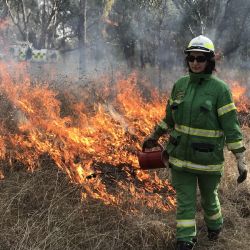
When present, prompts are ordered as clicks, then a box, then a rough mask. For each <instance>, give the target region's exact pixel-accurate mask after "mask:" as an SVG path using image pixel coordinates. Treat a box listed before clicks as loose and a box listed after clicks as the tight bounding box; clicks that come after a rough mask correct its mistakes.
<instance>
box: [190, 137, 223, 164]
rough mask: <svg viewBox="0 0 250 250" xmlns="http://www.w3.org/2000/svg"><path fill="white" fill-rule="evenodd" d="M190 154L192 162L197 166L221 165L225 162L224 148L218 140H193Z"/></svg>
mask: <svg viewBox="0 0 250 250" xmlns="http://www.w3.org/2000/svg"><path fill="white" fill-rule="evenodd" d="M190 152H191V155H190V161H191V162H194V163H197V164H203V165H213V164H220V163H222V162H223V160H224V157H223V147H221V146H220V143H219V141H218V140H217V138H210V139H208V138H204V139H201V138H200V139H198V138H192V139H191V143H190Z"/></svg>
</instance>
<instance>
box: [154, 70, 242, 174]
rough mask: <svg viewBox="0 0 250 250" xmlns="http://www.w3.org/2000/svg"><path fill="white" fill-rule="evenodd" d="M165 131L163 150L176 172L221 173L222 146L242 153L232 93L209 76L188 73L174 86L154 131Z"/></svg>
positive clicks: (240, 134) (213, 77) (225, 85)
mask: <svg viewBox="0 0 250 250" xmlns="http://www.w3.org/2000/svg"><path fill="white" fill-rule="evenodd" d="M168 128H170V129H171V133H170V139H169V141H168V142H167V144H166V146H165V150H166V151H167V152H168V154H169V163H170V166H171V167H173V168H174V169H176V170H184V169H185V170H186V171H190V172H195V173H197V172H198V173H211V174H221V173H222V171H223V162H224V156H223V148H224V145H225V143H226V144H227V147H228V149H229V150H231V151H233V152H234V153H236V152H243V151H244V150H245V147H244V146H243V141H242V133H241V129H240V126H239V121H238V118H237V111H236V107H235V104H234V102H233V99H232V94H231V91H230V89H229V87H228V85H227V84H226V83H225V82H223V81H222V80H220V79H218V78H217V77H215V76H213V75H212V74H194V73H190V74H189V75H187V76H184V77H182V78H180V79H179V80H178V81H177V82H176V83H175V84H174V87H173V90H172V93H171V97H170V98H169V100H168V103H167V108H166V116H165V117H164V119H163V120H162V121H161V122H160V123H159V124H158V125H157V126H156V132H159V131H160V133H163V132H164V131H167V129H168Z"/></svg>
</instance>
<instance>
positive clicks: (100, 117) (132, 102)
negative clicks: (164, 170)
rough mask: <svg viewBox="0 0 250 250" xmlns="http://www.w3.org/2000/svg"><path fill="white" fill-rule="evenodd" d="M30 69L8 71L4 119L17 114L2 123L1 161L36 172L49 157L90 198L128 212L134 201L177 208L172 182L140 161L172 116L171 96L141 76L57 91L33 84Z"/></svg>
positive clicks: (1, 69)
mask: <svg viewBox="0 0 250 250" xmlns="http://www.w3.org/2000/svg"><path fill="white" fill-rule="evenodd" d="M26 69H27V65H26V64H17V65H11V66H6V65H5V64H0V78H1V82H0V91H1V94H2V97H3V98H4V101H7V103H8V105H7V106H6V109H7V110H4V111H2V112H5V113H6V114H10V115H11V117H10V119H6V117H5V116H4V117H2V116H0V131H1V137H0V144H1V145H0V146H1V147H0V159H2V160H6V161H8V162H9V164H10V165H13V164H14V163H15V162H21V163H22V164H23V165H25V166H27V168H28V170H30V171H33V170H35V168H37V167H38V166H39V165H40V162H42V161H43V157H44V156H48V157H49V158H50V159H52V160H53V162H54V164H55V166H57V167H58V168H59V169H61V170H62V171H64V172H65V173H66V174H67V176H68V177H69V179H70V180H71V181H72V182H74V183H77V184H79V185H81V186H82V190H83V194H82V199H87V198H88V197H92V198H95V199H100V200H102V201H103V202H104V203H106V204H114V205H122V204H123V203H124V200H125V198H126V200H129V202H130V203H131V204H132V205H133V204H134V205H135V204H138V203H142V204H146V205H147V206H149V207H152V208H158V209H161V210H164V211H167V210H169V209H170V208H172V207H174V206H175V198H174V196H173V195H174V190H173V188H172V187H171V186H170V184H169V182H168V180H166V179H161V178H160V177H159V176H158V175H157V174H156V173H154V172H153V173H148V172H147V171H141V170H139V166H138V161H137V156H136V152H137V150H139V149H140V143H141V141H142V140H143V138H144V137H145V136H146V135H147V134H149V133H150V131H151V130H152V128H153V126H154V125H155V124H156V123H157V122H159V121H160V119H161V118H162V117H163V116H164V112H165V103H166V98H165V97H164V98H162V97H160V96H159V95H158V94H157V92H156V91H155V90H151V88H152V86H151V85H150V84H148V83H147V82H143V81H140V83H139V81H138V75H137V73H133V74H131V75H130V76H128V78H126V79H124V78H123V77H122V76H121V75H118V76H117V78H118V81H117V82H116V83H111V81H109V79H108V78H107V77H103V78H102V79H96V80H95V81H94V82H91V84H90V85H86V86H84V88H83V87H82V86H81V85H79V84H73V83H72V82H70V83H68V85H67V83H65V87H64V88H62V86H60V88H58V89H56V88H55V87H52V86H50V85H49V83H48V84H44V83H36V84H35V83H33V82H31V80H30V78H29V76H28V75H27V72H26ZM100 82H101V83H100ZM140 84H141V85H140ZM141 89H144V90H147V92H148V93H150V95H151V96H152V98H153V101H152V102H149V101H146V100H145V98H143V93H142V90H141ZM0 101H1V98H0ZM91 177H95V178H91Z"/></svg>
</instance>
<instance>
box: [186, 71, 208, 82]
mask: <svg viewBox="0 0 250 250" xmlns="http://www.w3.org/2000/svg"><path fill="white" fill-rule="evenodd" d="M211 76H212V74H203V73H198V74H197V73H192V72H189V77H190V80H191V82H195V83H198V82H200V81H202V80H208V79H209V78H210V77H211Z"/></svg>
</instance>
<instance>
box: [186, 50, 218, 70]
mask: <svg viewBox="0 0 250 250" xmlns="http://www.w3.org/2000/svg"><path fill="white" fill-rule="evenodd" d="M189 54H190V53H187V56H188V55H189ZM203 54H204V55H205V56H206V57H207V66H206V68H205V70H204V72H203V73H205V74H212V73H213V71H216V69H215V57H214V54H212V53H203ZM185 61H186V65H187V67H188V69H189V72H192V70H191V69H190V67H189V63H188V60H187V57H186V58H185Z"/></svg>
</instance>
